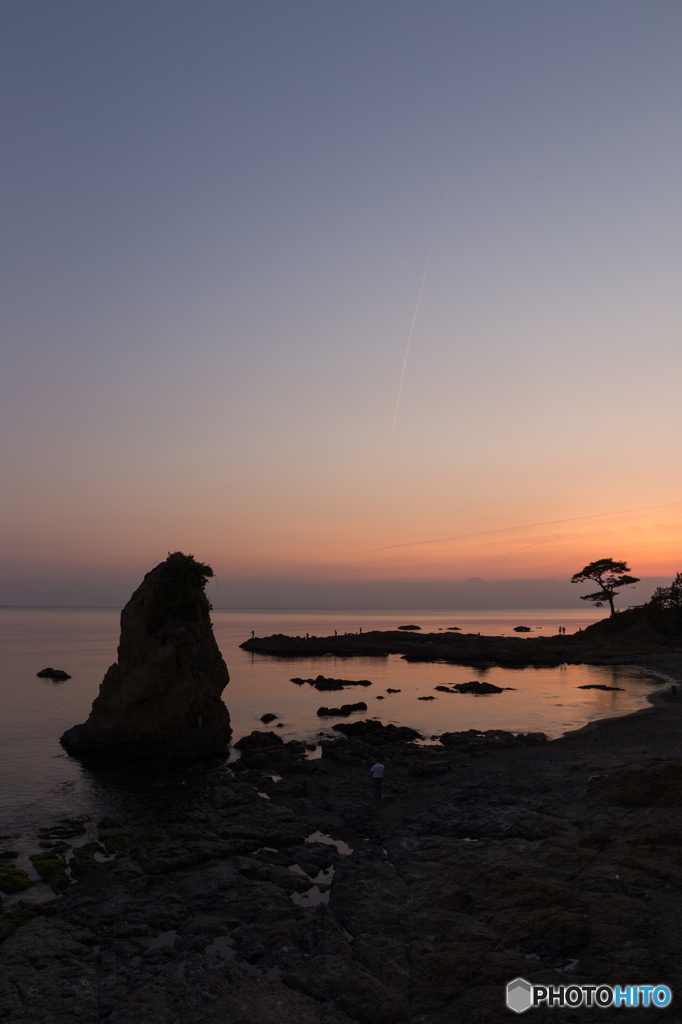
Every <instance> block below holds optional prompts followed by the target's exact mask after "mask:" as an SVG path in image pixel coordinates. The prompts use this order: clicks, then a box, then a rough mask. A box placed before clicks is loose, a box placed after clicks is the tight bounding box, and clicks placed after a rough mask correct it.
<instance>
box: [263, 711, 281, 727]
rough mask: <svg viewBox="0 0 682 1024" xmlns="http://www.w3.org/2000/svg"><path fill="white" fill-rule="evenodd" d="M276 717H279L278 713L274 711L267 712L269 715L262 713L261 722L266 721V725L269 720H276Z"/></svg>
mask: <svg viewBox="0 0 682 1024" xmlns="http://www.w3.org/2000/svg"><path fill="white" fill-rule="evenodd" d="M276 718H277V715H273V714H272V712H270V711H269V712H268V713H267V715H261V716H260V720H261V722H265V724H266V725H267V724H268V722H274V720H275V719H276Z"/></svg>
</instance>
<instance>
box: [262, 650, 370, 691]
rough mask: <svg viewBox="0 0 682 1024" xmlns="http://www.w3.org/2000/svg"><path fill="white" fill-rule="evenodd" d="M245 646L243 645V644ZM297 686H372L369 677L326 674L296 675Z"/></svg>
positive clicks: (323, 687) (334, 687)
mask: <svg viewBox="0 0 682 1024" xmlns="http://www.w3.org/2000/svg"><path fill="white" fill-rule="evenodd" d="M242 646H243V645H242ZM291 682H292V683H296V685H297V686H303V684H304V683H308V684H309V685H310V686H314V687H315V689H316V690H343V688H344V686H371V685H372V684H371V683H370V681H369V679H328V678H326V676H317V677H316V678H315V679H301V678H300V677H299V676H296V677H295V678H294V679H292V680H291Z"/></svg>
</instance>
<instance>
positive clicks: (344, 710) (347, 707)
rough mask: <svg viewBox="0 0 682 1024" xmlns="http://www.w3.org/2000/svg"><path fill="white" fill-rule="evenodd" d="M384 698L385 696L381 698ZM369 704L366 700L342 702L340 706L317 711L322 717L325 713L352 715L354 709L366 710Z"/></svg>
mask: <svg viewBox="0 0 682 1024" xmlns="http://www.w3.org/2000/svg"><path fill="white" fill-rule="evenodd" d="M381 699H382V700H383V697H382V698H381ZM366 710H367V705H366V704H365V702H364V700H359V701H358V703H357V704H342V705H341V707H340V708H318V709H317V713H318V715H320V717H323V716H325V715H350V714H352V712H353V711H366Z"/></svg>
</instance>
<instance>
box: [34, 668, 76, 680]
mask: <svg viewBox="0 0 682 1024" xmlns="http://www.w3.org/2000/svg"><path fill="white" fill-rule="evenodd" d="M36 675H37V676H38V679H56V680H59V681H63V680H64V679H70V678H71V676H70V675H69V673H68V672H64V670H63V669H61V668H44V669H41V670H40V672H36Z"/></svg>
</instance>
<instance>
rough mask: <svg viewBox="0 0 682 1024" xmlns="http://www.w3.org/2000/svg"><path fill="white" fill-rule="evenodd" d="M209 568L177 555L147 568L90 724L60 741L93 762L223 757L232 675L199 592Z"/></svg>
mask: <svg viewBox="0 0 682 1024" xmlns="http://www.w3.org/2000/svg"><path fill="white" fill-rule="evenodd" d="M212 575H213V571H212V569H211V568H210V567H209V566H206V565H203V564H202V563H200V562H196V561H195V560H194V559H193V558H192V556H191V555H183V554H182V553H181V552H176V553H175V554H173V555H169V556H168V558H167V559H166V561H165V562H162V563H161V564H160V565H157V566H155V568H154V569H152V570H151V572H148V573H147V575H146V576H145V578H144V580H143V582H142V583H141V584H140V586H139V587H138V588H137V590H136V591H135V593H134V594H133V596H132V597H131V598H130V600H129V601H128V603H127V604H126V606H125V608H124V609H123V611H122V612H121V639H120V644H119V648H118V661H116V662H115V663H114V664H113V665H112V666H111V667H110V668H109V669H108V671H107V673H106V675H105V677H104V680H103V682H102V684H101V686H100V691H99V696H98V697H97V698H96V699H95V701H94V702H93V705H92V711H91V713H90V717H89V718H88V720H87V722H85V723H83V724H82V725H75V726H73V728H71V729H68V730H67V731H66V732H65V733H64V735H63V736H62V738H61V742H62V745H63V746H64V747H65V748H66V750H67V751H68V752H69V753H70V754H74V755H75V756H77V757H85V758H90V759H97V760H101V759H111V760H116V759H125V758H139V757H140V756H144V755H148V756H159V755H162V756H166V757H171V758H177V759H192V758H197V757H206V756H210V755H216V756H218V755H221V754H222V755H225V754H226V753H227V749H228V742H229V738H230V734H231V728H230V716H229V713H228V710H227V708H226V707H225V705H224V704H223V702H222V700H221V694H222V692H223V690H224V689H225V687H226V686H227V684H228V683H229V681H230V677H229V675H228V672H227V668H226V666H225V662H224V661H223V658H222V655H221V653H220V651H219V649H218V645H217V643H216V640H215V637H214V636H213V627H212V625H211V620H210V616H209V611H210V605H209V603H208V600H207V598H206V595H205V593H204V587H205V584H206V580H207V578H208V577H210V576H212Z"/></svg>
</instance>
